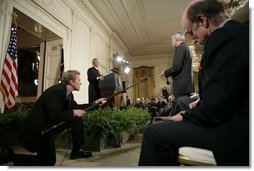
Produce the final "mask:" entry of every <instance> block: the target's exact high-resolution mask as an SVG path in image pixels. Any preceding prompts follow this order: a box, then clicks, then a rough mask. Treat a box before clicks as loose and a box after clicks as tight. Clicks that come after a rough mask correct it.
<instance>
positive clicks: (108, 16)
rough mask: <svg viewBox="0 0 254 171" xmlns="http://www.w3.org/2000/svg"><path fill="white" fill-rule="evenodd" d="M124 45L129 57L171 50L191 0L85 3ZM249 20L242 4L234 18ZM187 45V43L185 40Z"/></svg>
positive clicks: (135, 0) (163, 52)
mask: <svg viewBox="0 0 254 171" xmlns="http://www.w3.org/2000/svg"><path fill="white" fill-rule="evenodd" d="M88 1H89V2H90V3H91V4H92V6H93V7H94V8H95V9H96V11H97V12H98V13H99V14H100V16H101V17H102V18H103V19H104V20H105V22H106V23H107V24H108V25H109V27H110V28H111V29H112V30H113V31H114V32H115V33H116V34H117V35H118V36H119V37H120V39H121V40H122V41H123V42H124V44H125V45H126V46H127V48H128V50H129V53H130V55H131V56H134V57H135V56H146V55H155V54H156V55H158V54H166V53H169V52H171V51H172V47H171V35H172V34H173V33H175V32H178V31H181V32H184V30H183V29H182V28H181V18H182V13H183V11H184V8H185V7H186V6H187V4H189V2H190V0H88ZM235 18H237V19H239V20H241V21H246V20H248V18H249V6H248V5H245V7H244V8H243V10H242V11H240V12H239V13H238V14H237V16H236V17H235ZM186 41H187V42H190V40H186Z"/></svg>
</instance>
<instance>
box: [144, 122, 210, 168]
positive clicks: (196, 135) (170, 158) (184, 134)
mask: <svg viewBox="0 0 254 171" xmlns="http://www.w3.org/2000/svg"><path fill="white" fill-rule="evenodd" d="M182 146H192V147H200V148H206V149H209V148H208V145H207V138H206V131H205V130H204V128H202V127H198V126H196V125H193V124H191V123H187V122H170V123H161V124H154V125H149V126H148V127H146V128H145V130H144V133H143V142H142V147H141V153H140V158H139V166H175V165H179V163H178V148H179V147H182Z"/></svg>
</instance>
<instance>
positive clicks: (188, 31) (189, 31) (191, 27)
mask: <svg viewBox="0 0 254 171" xmlns="http://www.w3.org/2000/svg"><path fill="white" fill-rule="evenodd" d="M198 26H199V25H198V23H196V22H193V23H191V24H190V26H189V27H188V28H187V30H186V32H185V36H190V37H191V36H193V32H192V30H193V29H195V30H196V29H197V28H198Z"/></svg>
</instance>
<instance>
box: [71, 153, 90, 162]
mask: <svg viewBox="0 0 254 171" xmlns="http://www.w3.org/2000/svg"><path fill="white" fill-rule="evenodd" d="M92 155H93V153H92V152H90V151H79V152H76V153H73V152H71V156H70V159H71V160H74V159H78V158H88V157H91V156H92Z"/></svg>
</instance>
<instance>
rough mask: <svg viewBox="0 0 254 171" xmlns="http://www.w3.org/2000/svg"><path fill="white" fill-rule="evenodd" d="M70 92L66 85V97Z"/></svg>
mask: <svg viewBox="0 0 254 171" xmlns="http://www.w3.org/2000/svg"><path fill="white" fill-rule="evenodd" d="M70 94H71V90H69V89H68V87H67V86H66V97H68V96H69V95H70Z"/></svg>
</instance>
